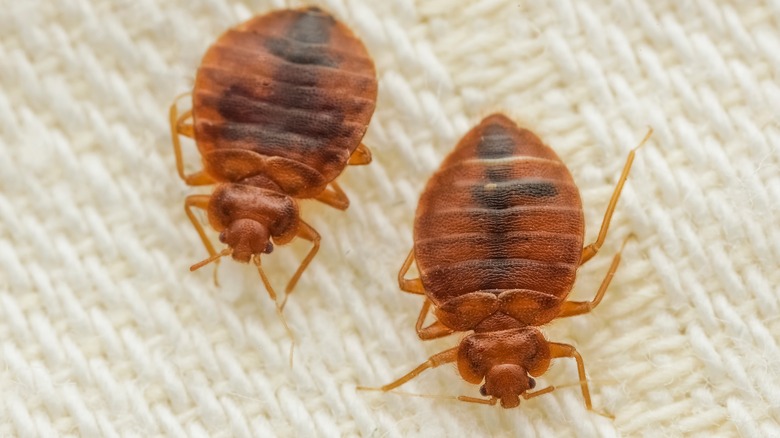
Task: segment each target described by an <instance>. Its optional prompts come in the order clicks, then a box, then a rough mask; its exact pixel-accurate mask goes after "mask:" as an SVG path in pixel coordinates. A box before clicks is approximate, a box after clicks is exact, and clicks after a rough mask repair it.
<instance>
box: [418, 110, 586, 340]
mask: <svg viewBox="0 0 780 438" xmlns="http://www.w3.org/2000/svg"><path fill="white" fill-rule="evenodd" d="M583 236H584V217H583V212H582V202H581V200H580V194H579V190H578V189H577V187H576V186H575V184H574V180H573V179H572V177H571V174H570V173H569V170H568V169H567V168H566V166H565V165H564V164H563V162H562V161H561V160H560V159H559V158H558V156H557V155H556V154H555V152H554V151H553V150H552V149H550V148H549V147H548V146H546V145H544V144H543V143H542V142H541V140H540V139H539V138H538V137H537V136H536V135H534V134H533V133H532V132H531V131H528V130H526V129H523V128H520V127H518V126H517V125H516V124H515V123H514V122H513V121H511V120H510V119H508V118H507V117H506V116H504V115H500V114H494V115H491V116H489V117H487V118H485V119H484V120H483V121H482V122H481V123H480V124H479V125H477V126H476V127H475V128H473V129H472V130H471V131H469V132H468V133H467V134H466V135H465V136H464V137H463V139H462V140H461V141H460V142H459V143H458V145H457V147H456V148H455V150H454V151H453V152H452V153H451V154H450V155H449V156H448V157H447V158H446V159H445V160H444V162H443V163H442V165H441V167H440V168H439V170H438V171H437V172H436V173H435V174H434V175H433V176H432V177H431V179H430V180H429V181H428V185H427V186H426V188H425V191H424V192H423V194H422V196H421V197H420V203H419V205H418V208H417V213H416V217H415V223H414V242H415V243H414V253H415V258H416V260H417V266H418V269H419V271H420V276H421V279H422V282H423V286H424V287H425V291H426V294H427V295H428V297H429V298H430V299H431V300H432V301H433V303H434V304H435V305H437V306H442V305H444V304H445V303H446V302H447V301H449V300H452V299H453V298H456V297H461V296H464V295H467V294H472V293H474V292H487V293H492V294H495V295H500V294H502V293H503V294H504V295H503V296H502V299H504V298H503V297H508V298H511V300H506V299H505V301H511V302H513V303H519V304H514V305H515V306H523V304H522V300H524V299H525V300H528V301H533V302H534V303H537V304H538V303H542V302H544V303H546V304H544V306H543V307H544V308H550V306H557V303H560V302H561V301H563V300H564V299H565V298H566V296H567V295H568V293H569V291H570V290H571V287H572V285H573V283H574V278H575V275H576V270H577V267H578V266H579V261H580V255H581V251H582V243H583ZM473 296H474V298H475V299H478V298H479V295H478V294H475V295H473ZM464 298H465V297H464ZM482 299H484V298H482ZM518 300H519V301H518ZM502 306H503V304H502ZM511 306H512V304H511V303H510V304H509V305H507V307H509V308H511ZM445 310H446V308H445ZM502 311H505V312H506V310H504V309H503V307H502ZM510 313H512V312H510ZM552 316H554V314H551V317H550V318H546V317H545V318H544V319H547V320H549V319H551V318H552ZM459 329H461V330H462V328H459Z"/></svg>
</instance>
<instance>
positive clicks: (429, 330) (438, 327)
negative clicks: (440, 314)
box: [414, 298, 453, 341]
mask: <svg viewBox="0 0 780 438" xmlns="http://www.w3.org/2000/svg"><path fill="white" fill-rule="evenodd" d="M430 309H431V300H429V299H427V298H426V299H425V302H424V303H423V306H422V309H420V316H419V317H418V318H417V324H415V326H414V328H415V329H416V330H417V336H419V337H420V339H422V340H423V341H426V340H428V339H436V338H442V337H444V336H447V335H451V334H452V333H453V330H452V329H451V328H449V327H447V326H446V325H444V324H442V323H441V321H436V322H434V323H433V324H431V325H429V326H428V327H423V323H424V322H425V317H426V316H428V311H429V310H430Z"/></svg>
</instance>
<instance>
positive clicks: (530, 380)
mask: <svg viewBox="0 0 780 438" xmlns="http://www.w3.org/2000/svg"><path fill="white" fill-rule="evenodd" d="M534 388H536V380H534V378H533V377H529V378H528V389H534Z"/></svg>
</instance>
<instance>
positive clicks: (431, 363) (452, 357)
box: [357, 347, 458, 392]
mask: <svg viewBox="0 0 780 438" xmlns="http://www.w3.org/2000/svg"><path fill="white" fill-rule="evenodd" d="M457 359H458V347H455V348H450V349H449V350H444V351H442V352H440V353H436V354H434V355H433V356H431V357H430V358H428V360H426V361H425V362H423V363H421V364H420V365H419V366H418V367H417V368H415V369H413V370H412V371H409V372H408V373H407V374H405V375H404V376H402V377H401V378H399V379H398V380H395V381H393V382H391V383H388V384H387V385H384V386H381V387H379V388H369V387H365V386H358V388H357V389H360V390H369V391H370V390H374V391H384V392H387V391H390V390H393V389H395V388H398V387H399V386H401V385H403V384H404V383H406V382H408V381H410V380H412V379H414V378H415V377H417V376H418V375H419V374H420V373H422V372H423V371H425V370H427V369H429V368H436V367H438V366H440V365H444V364H445V363H452V362H455V361H456V360H457Z"/></svg>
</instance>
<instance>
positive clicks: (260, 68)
mask: <svg viewBox="0 0 780 438" xmlns="http://www.w3.org/2000/svg"><path fill="white" fill-rule="evenodd" d="M188 94H191V96H192V109H191V110H187V111H186V112H183V113H182V114H179V111H178V107H177V102H176V101H175V102H174V104H173V105H172V106H171V108H170V114H169V116H170V127H171V134H172V138H173V149H174V153H175V156H176V169H177V171H178V173H179V176H180V177H181V178H182V179H183V180H184V181H185V183H187V184H188V185H191V186H202V185H215V188H214V191H213V192H212V193H211V194H210V195H190V196H188V197H187V198H186V200H185V203H184V206H185V211H186V213H187V216H188V217H189V219H190V221H191V222H192V224H193V226H194V227H195V229H196V230H197V232H198V234H199V235H200V238H201V240H202V241H203V245H204V246H205V248H206V250H207V251H208V254H209V257H208V258H207V259H205V260H203V261H201V262H199V263H196V264H194V265H193V266H192V268H191V270H195V269H198V268H200V267H202V266H204V265H206V264H208V263H210V262H214V261H218V260H219V259H220V258H221V257H225V256H231V257H232V258H233V259H234V260H236V261H239V262H243V263H247V262H250V261H252V262H254V264H255V265H256V266H257V269H258V271H259V273H260V276H261V279H262V281H263V283H264V284H265V287H266V289H267V290H268V293H269V294H270V296H271V298H272V299H274V301H277V300H276V293H275V292H274V290H273V288H272V287H271V285H270V283H269V282H268V279H267V278H266V276H265V274H264V272H263V270H262V265H261V257H262V256H263V255H265V254H270V253H271V252H272V251H273V250H274V247H275V246H277V245H284V244H286V243H288V242H290V241H291V240H293V239H294V238H296V237H297V238H300V239H304V240H307V241H310V242H311V243H312V248H311V250H310V251H309V252H308V254H307V255H306V257H305V258H304V259H303V261H302V262H301V264H300V266H299V267H298V269H297V270H296V271H295V273H294V274H293V275H292V277H291V279H290V280H289V282H288V284H287V287H286V288H285V295H284V299H283V301H282V304H281V305H279V304H277V307H278V309H279V310H280V314H281V308H283V306H284V303H285V302H286V299H287V296H288V294H289V293H290V292H291V291H292V290H293V288H294V287H295V284H296V283H297V281H298V279H299V278H300V276H301V274H302V273H303V272H304V270H305V269H306V267H307V266H308V265H309V263H310V262H311V260H312V259H313V258H314V256H315V255H316V253H317V251H318V249H319V245H320V235H319V233H317V231H316V230H315V229H314V228H312V227H311V226H310V225H309V224H308V223H306V222H304V221H303V220H302V219H301V217H300V213H299V208H298V200H299V199H307V198H311V199H316V200H318V201H320V202H323V203H325V204H327V205H330V206H332V207H334V208H337V209H340V210H344V209H346V208H347V207H348V206H349V199H348V198H347V196H346V195H345V194H344V192H343V191H342V190H341V188H340V187H339V185H338V184H337V183H336V181H335V179H336V177H338V176H339V174H340V173H341V172H342V171H343V170H344V168H345V166H346V165H347V164H351V165H362V164H368V163H369V162H371V152H370V151H369V149H368V148H367V147H366V146H365V145H363V144H362V143H361V141H362V138H363V136H364V134H365V133H366V130H367V128H368V124H369V121H370V120H371V116H372V114H373V112H374V107H375V104H376V97H377V80H376V72H375V69H374V64H373V61H372V60H371V57H370V56H369V54H368V52H367V51H366V48H365V47H364V45H363V43H362V42H361V41H360V40H359V39H358V38H357V37H356V36H355V35H354V33H353V32H352V31H351V30H350V29H349V28H348V27H347V26H345V25H344V24H343V23H341V22H339V21H338V20H336V19H335V18H334V17H333V16H331V15H330V14H328V13H326V12H324V11H323V10H321V9H319V8H316V7H308V8H302V9H284V10H277V11H273V12H270V13H268V14H265V15H261V16H257V17H254V18H252V19H250V20H249V21H246V22H244V23H242V24H239V25H238V26H236V27H234V28H232V29H229V30H228V31H227V32H225V33H224V34H223V35H222V36H220V37H219V38H218V39H217V41H216V42H215V43H214V44H212V45H211V46H210V47H209V48H208V50H207V51H206V54H205V55H204V57H203V60H202V62H201V64H200V66H199V68H198V71H197V75H196V78H195V84H194V87H193V90H192V92H191V93H188ZM179 136H184V137H189V138H192V139H193V140H194V142H195V144H196V145H197V148H198V151H199V153H200V156H201V159H202V163H203V169H202V170H201V171H198V172H195V173H191V174H185V171H184V163H183V159H182V152H181V144H180V140H179ZM196 208H197V209H202V210H205V211H206V213H207V215H208V222H209V224H210V225H211V226H212V228H214V229H215V230H216V231H217V232H219V241H220V242H221V243H222V244H224V245H225V246H226V247H225V249H224V250H222V251H217V250H216V249H215V248H214V245H213V244H212V243H211V241H210V240H209V238H208V237H207V235H206V232H205V230H204V227H203V225H202V224H201V223H200V221H199V220H198V219H197V218H196V216H195V214H194V213H193V209H196Z"/></svg>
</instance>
